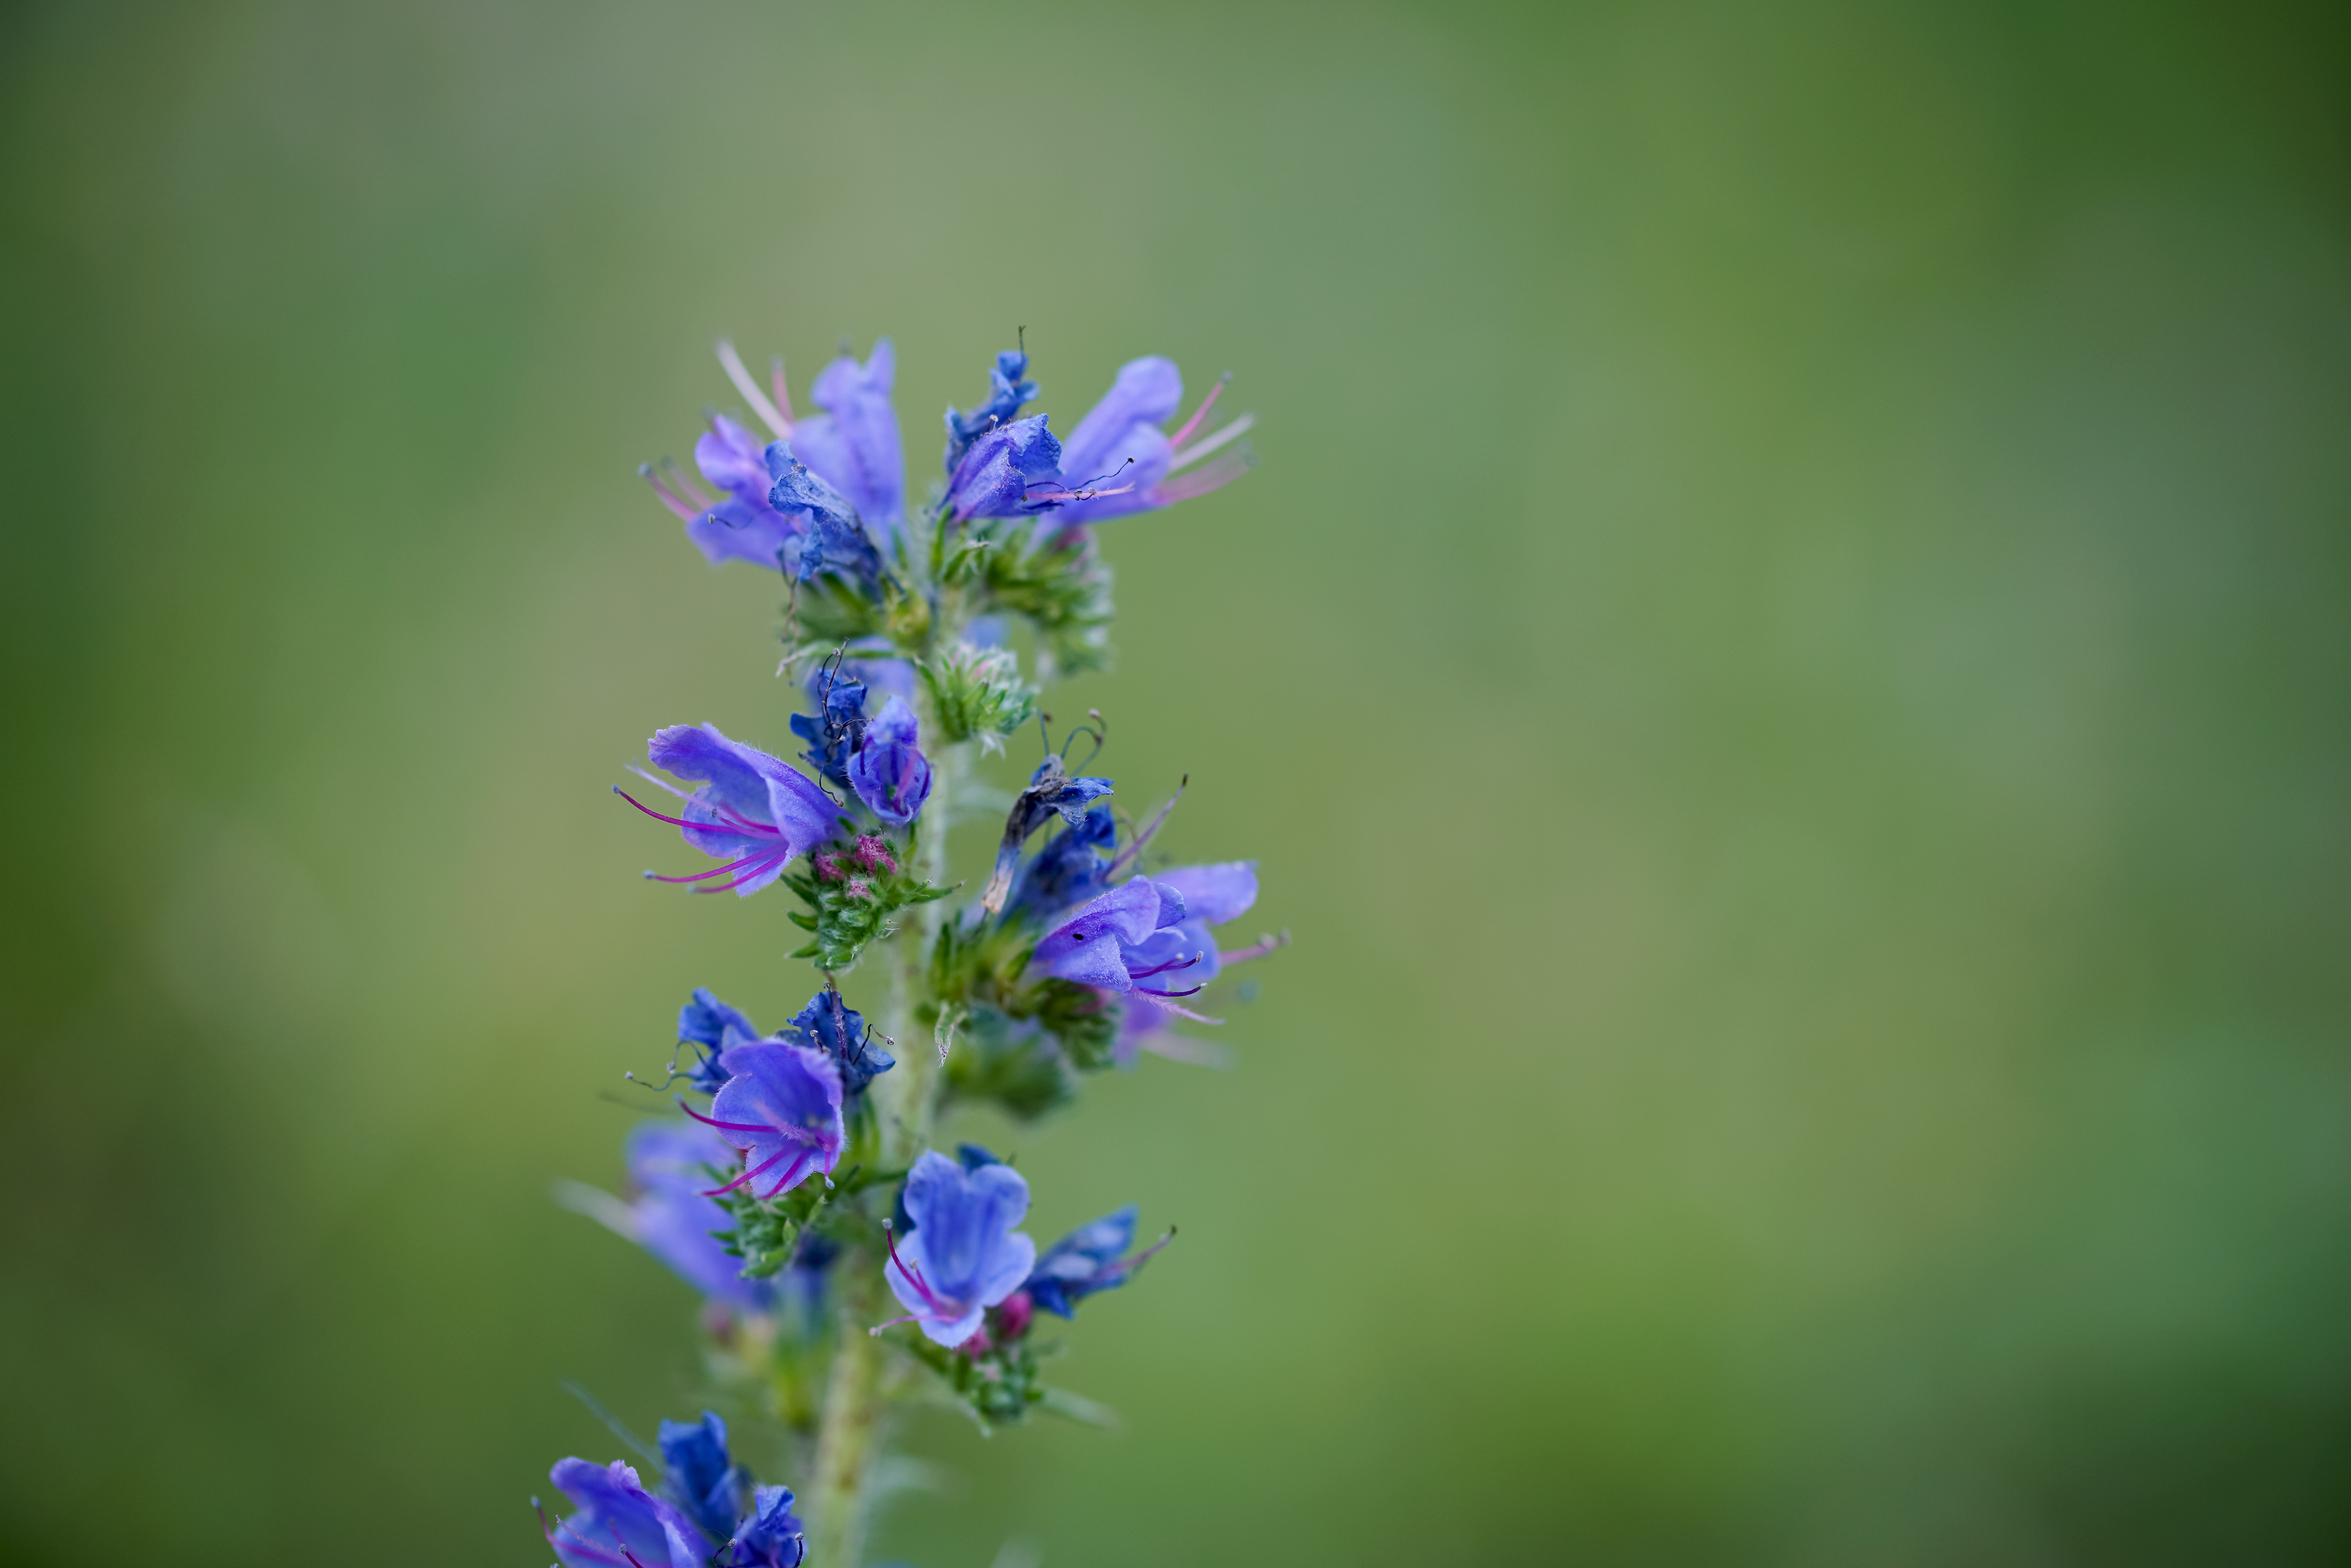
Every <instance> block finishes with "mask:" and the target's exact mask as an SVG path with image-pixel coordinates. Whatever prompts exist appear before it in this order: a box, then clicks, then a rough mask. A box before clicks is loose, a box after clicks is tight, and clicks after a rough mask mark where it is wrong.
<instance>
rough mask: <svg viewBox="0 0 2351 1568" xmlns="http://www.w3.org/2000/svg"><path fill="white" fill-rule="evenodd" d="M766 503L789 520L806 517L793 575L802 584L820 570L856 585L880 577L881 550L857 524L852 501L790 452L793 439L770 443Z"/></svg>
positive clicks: (862, 527) (859, 523) (767, 456)
mask: <svg viewBox="0 0 2351 1568" xmlns="http://www.w3.org/2000/svg"><path fill="white" fill-rule="evenodd" d="M764 456H765V458H766V461H767V465H768V479H769V480H770V481H772V483H771V484H770V485H769V486H768V506H770V507H774V508H775V509H776V510H777V511H778V512H781V513H783V514H785V515H786V516H787V517H803V518H805V519H807V524H808V532H807V534H806V536H805V537H804V538H802V539H801V540H800V555H799V562H798V564H797V567H796V568H795V570H794V572H793V575H794V576H795V577H796V578H798V579H799V580H800V581H802V582H806V581H808V580H810V578H812V577H814V576H816V575H817V574H818V573H819V572H822V571H837V572H840V573H841V575H843V576H844V577H847V578H849V579H851V580H852V581H859V580H862V581H865V582H871V581H872V580H873V579H874V578H877V577H879V576H880V575H881V573H882V556H881V552H880V551H878V550H876V549H874V548H873V540H872V537H871V536H870V535H868V534H867V533H866V531H865V528H864V525H863V524H862V523H861V522H860V521H859V520H858V517H857V509H856V507H854V506H852V504H851V502H850V500H849V497H846V496H843V495H842V494H841V492H840V491H839V490H836V489H834V488H833V487H832V486H831V485H830V484H828V483H827V482H826V481H825V479H824V476H822V475H820V474H818V473H816V472H815V471H814V470H813V469H811V468H810V467H809V465H807V464H805V463H803V462H801V461H800V460H799V457H797V456H795V455H793V453H792V445H791V443H790V442H789V441H782V440H777V441H770V442H769V443H768V447H767V451H766V453H765V454H764Z"/></svg>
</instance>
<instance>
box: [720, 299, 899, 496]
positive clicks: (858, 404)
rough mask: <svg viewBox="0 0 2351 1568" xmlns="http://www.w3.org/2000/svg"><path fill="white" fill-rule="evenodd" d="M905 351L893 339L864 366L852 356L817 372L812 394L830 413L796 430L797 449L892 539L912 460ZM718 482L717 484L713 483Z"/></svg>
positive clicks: (883, 342) (806, 421)
mask: <svg viewBox="0 0 2351 1568" xmlns="http://www.w3.org/2000/svg"><path fill="white" fill-rule="evenodd" d="M896 373H897V356H896V354H895V353H894V351H893V350H892V349H891V346H890V340H889V339H887V338H884V339H883V340H881V341H879V342H877V343H875V344H874V345H873V353H872V358H870V359H868V360H867V361H866V362H865V363H864V364H863V365H862V366H861V365H860V364H858V362H857V361H855V360H853V359H852V358H850V357H849V356H848V355H846V354H844V355H842V356H841V358H839V359H837V360H835V361H832V362H831V364H829V365H827V366H825V368H824V369H823V370H822V371H819V372H818V373H817V378H816V385H815V387H814V388H813V389H812V391H811V392H810V396H811V398H812V399H813V401H814V402H815V403H816V405H817V406H818V407H819V408H821V409H823V410H824V411H825V412H824V413H821V414H819V415H817V416H816V417H814V418H812V419H804V420H802V421H800V422H799V423H798V424H796V425H794V426H793V427H792V447H793V450H794V451H796V452H797V453H798V454H799V459H800V461H801V462H803V463H805V464H807V465H809V466H810V468H811V469H813V470H815V472H816V474H817V476H819V477H820V478H822V479H823V480H825V481H826V482H827V483H828V484H830V485H831V486H832V487H833V488H834V489H836V490H839V491H840V492H841V494H842V495H844V496H846V497H849V501H850V505H852V506H853V507H856V508H857V512H858V516H859V517H861V518H862V520H863V521H864V523H865V525H866V527H867V528H871V529H872V530H873V531H874V532H875V533H876V534H877V535H878V536H880V537H881V538H883V541H884V542H887V539H888V538H889V536H890V534H891V532H892V531H893V529H895V528H897V527H898V526H899V523H900V522H901V520H902V517H903V498H904V492H905V460H904V455H902V453H901V451H900V447H899V444H898V414H897V411H896V410H895V409H894V408H893V407H892V406H891V402H890V386H891V382H892V381H893V379H894V377H895V375H896ZM713 482H714V483H716V481H713Z"/></svg>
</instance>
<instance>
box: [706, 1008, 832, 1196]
mask: <svg viewBox="0 0 2351 1568" xmlns="http://www.w3.org/2000/svg"><path fill="white" fill-rule="evenodd" d="M718 1064H719V1065H720V1066H721V1067H724V1068H725V1069H726V1071H727V1072H728V1073H729V1074H731V1076H730V1077H728V1079H727V1080H726V1087H724V1088H722V1089H721V1090H719V1091H718V1092H717V1094H716V1095H715V1096H714V1097H713V1098H712V1100H711V1102H710V1114H709V1115H707V1116H705V1115H703V1114H702V1113H700V1112H698V1111H695V1110H694V1109H693V1108H692V1107H690V1106H687V1105H686V1104H685V1103H684V1101H680V1102H678V1103H679V1106H680V1108H681V1109H684V1111H685V1113H686V1114H687V1115H689V1116H692V1117H693V1118H694V1119H695V1121H697V1122H700V1123H702V1124H705V1125H706V1126H711V1127H716V1128H717V1129H718V1131H720V1132H721V1133H724V1134H727V1138H726V1142H727V1143H728V1144H730V1145H734V1146H735V1147H736V1148H738V1149H741V1150H742V1151H743V1174H742V1175H741V1176H737V1177H736V1178H735V1179H734V1180H733V1181H730V1182H728V1183H727V1184H726V1186H723V1187H720V1188H718V1189H717V1191H718V1192H732V1191H733V1190H734V1189H735V1188H737V1187H738V1186H750V1187H751V1188H752V1190H753V1191H754V1192H758V1186H756V1185H755V1184H757V1183H758V1182H760V1181H766V1182H768V1184H769V1185H768V1189H767V1191H765V1192H758V1196H759V1197H777V1196H778V1195H779V1194H781V1193H785V1192H789V1191H790V1190H791V1189H792V1188H793V1187H796V1186H799V1184H800V1183H801V1182H803V1181H805V1180H806V1179H807V1178H808V1177H810V1176H816V1175H829V1174H831V1170H832V1167H833V1166H836V1165H839V1164H840V1163H841V1138H842V1135H843V1134H842V1130H841V1070H840V1069H839V1068H837V1067H835V1066H833V1064H832V1061H831V1058H829V1057H827V1056H826V1055H825V1053H824V1052H823V1051H819V1050H817V1049H816V1048H815V1047H814V1046H810V1045H798V1044H794V1043H791V1042H789V1041H787V1040H758V1041H755V1042H754V1043H752V1044H750V1045H738V1046H736V1047H734V1048H733V1049H732V1050H730V1051H726V1052H725V1053H723V1054H722V1055H721V1056H720V1057H719V1059H718ZM710 1196H712V1197H716V1196H717V1193H713V1194H711V1195H710Z"/></svg>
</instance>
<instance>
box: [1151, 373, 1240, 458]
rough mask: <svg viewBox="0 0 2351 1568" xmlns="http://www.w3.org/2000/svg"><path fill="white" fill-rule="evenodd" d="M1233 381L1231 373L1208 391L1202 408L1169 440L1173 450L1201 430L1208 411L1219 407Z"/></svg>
mask: <svg viewBox="0 0 2351 1568" xmlns="http://www.w3.org/2000/svg"><path fill="white" fill-rule="evenodd" d="M1232 379H1233V378H1232V373H1231V372H1230V371H1227V372H1226V373H1225V374H1223V375H1221V376H1218V377H1217V384H1216V385H1215V386H1212V387H1210V388H1209V389H1208V395H1207V397H1204V398H1202V399H1201V400H1200V406H1199V407H1197V408H1196V409H1194V410H1193V411H1192V417H1191V418H1189V419H1187V420H1186V421H1185V422H1184V428H1183V429H1181V430H1179V431H1177V432H1176V433H1175V434H1173V435H1171V436H1169V437H1168V438H1167V444H1168V446H1169V447H1170V448H1171V449H1173V448H1175V447H1178V446H1181V445H1183V444H1184V443H1185V442H1186V440H1188V439H1189V438H1190V437H1191V434H1192V433H1193V432H1194V431H1196V430H1197V429H1199V428H1200V422H1201V421H1202V420H1204V419H1206V418H1207V417H1208V411H1209V410H1210V409H1212V408H1214V407H1216V406H1217V399H1218V398H1220V397H1222V396H1224V395H1225V386H1226V383H1227V382H1230V381H1231V380H1232Z"/></svg>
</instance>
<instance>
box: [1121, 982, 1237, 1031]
mask: <svg viewBox="0 0 2351 1568" xmlns="http://www.w3.org/2000/svg"><path fill="white" fill-rule="evenodd" d="M1126 994H1127V995H1128V996H1131V997H1141V998H1143V999H1144V1001H1146V1002H1148V1003H1150V1004H1151V1005H1152V1006H1153V1007H1155V1008H1157V1009H1159V1010H1160V1011H1161V1012H1164V1013H1174V1014H1175V1016H1176V1017H1178V1018H1187V1019H1191V1020H1192V1021H1193V1022H1194V1023H1222V1022H1224V1021H1225V1020H1224V1019H1212V1018H1210V1017H1209V1016H1208V1015H1207V1014H1206V1013H1196V1012H1194V1011H1193V1010H1192V1009H1190V1008H1187V1007H1185V1006H1184V1005H1182V1004H1181V1003H1179V1002H1174V1001H1170V1000H1168V999H1167V998H1165V996H1162V995H1161V994H1160V993H1159V992H1157V991H1146V990H1144V988H1142V987H1141V986H1137V987H1135V988H1134V989H1133V990H1132V991H1129V992H1127V993H1126Z"/></svg>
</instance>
